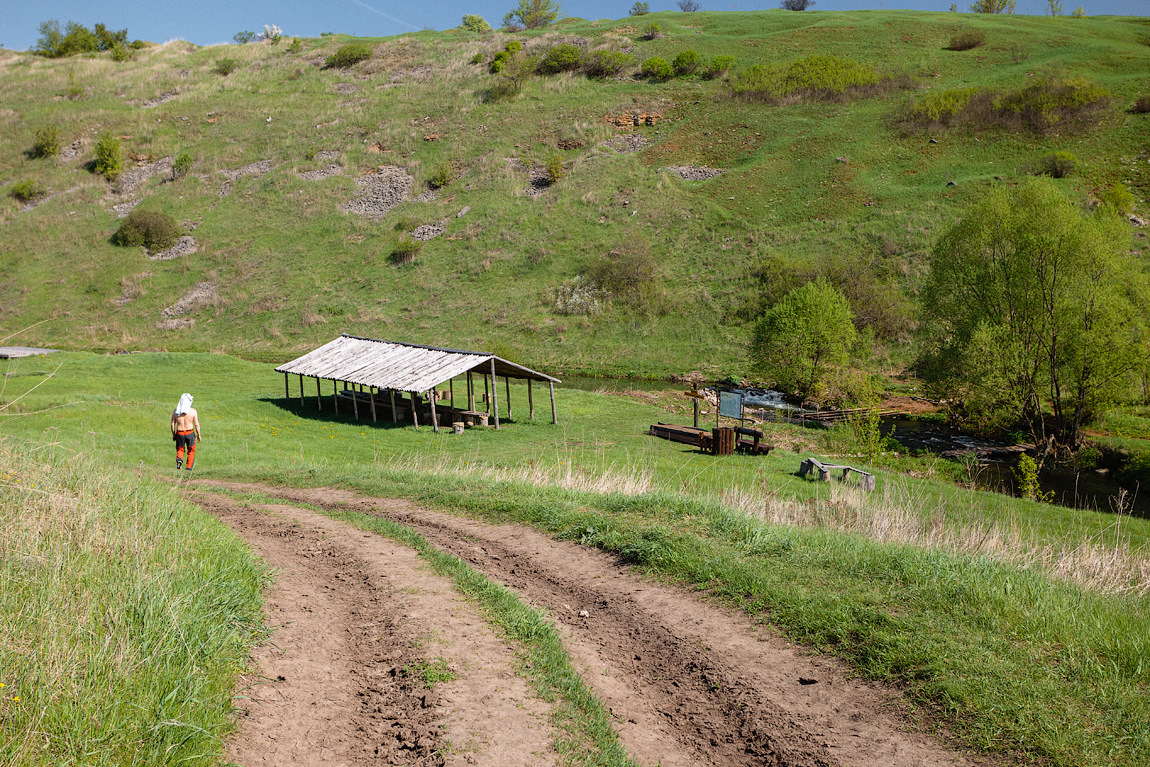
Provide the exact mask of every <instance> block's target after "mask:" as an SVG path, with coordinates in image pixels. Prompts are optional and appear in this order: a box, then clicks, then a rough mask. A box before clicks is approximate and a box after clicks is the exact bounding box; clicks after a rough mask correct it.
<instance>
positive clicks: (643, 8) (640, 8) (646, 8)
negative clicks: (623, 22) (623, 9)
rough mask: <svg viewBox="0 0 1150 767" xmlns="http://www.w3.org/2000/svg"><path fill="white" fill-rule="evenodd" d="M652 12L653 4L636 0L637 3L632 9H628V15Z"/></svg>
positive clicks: (644, 14)
mask: <svg viewBox="0 0 1150 767" xmlns="http://www.w3.org/2000/svg"><path fill="white" fill-rule="evenodd" d="M650 12H651V4H650V3H644V2H641V0H636V3H635V4H634V5H632V6H631V10H629V11H627V15H628V16H646V15H647V14H648V13H650Z"/></svg>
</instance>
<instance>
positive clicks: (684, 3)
mask: <svg viewBox="0 0 1150 767" xmlns="http://www.w3.org/2000/svg"><path fill="white" fill-rule="evenodd" d="M676 5H678V6H679V10H680V11H682V12H683V13H694V12H695V11H697V10H699V4H698V3H696V2H695V0H679V2H678V3H676Z"/></svg>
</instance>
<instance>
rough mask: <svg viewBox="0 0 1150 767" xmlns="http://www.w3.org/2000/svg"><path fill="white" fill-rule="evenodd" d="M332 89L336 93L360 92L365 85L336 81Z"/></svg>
mask: <svg viewBox="0 0 1150 767" xmlns="http://www.w3.org/2000/svg"><path fill="white" fill-rule="evenodd" d="M331 89H332V90H333V91H335V92H336V93H345V94H346V93H359V92H360V91H362V90H363V86H362V85H356V84H355V83H336V84H335V85H333V86H331Z"/></svg>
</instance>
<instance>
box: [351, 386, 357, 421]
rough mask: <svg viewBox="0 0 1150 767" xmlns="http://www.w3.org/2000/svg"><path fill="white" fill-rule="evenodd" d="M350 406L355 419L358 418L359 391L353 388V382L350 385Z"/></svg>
mask: <svg viewBox="0 0 1150 767" xmlns="http://www.w3.org/2000/svg"><path fill="white" fill-rule="evenodd" d="M351 408H352V410H354V411H355V420H357V421H358V420H359V392H358V391H356V389H355V384H352V385H351Z"/></svg>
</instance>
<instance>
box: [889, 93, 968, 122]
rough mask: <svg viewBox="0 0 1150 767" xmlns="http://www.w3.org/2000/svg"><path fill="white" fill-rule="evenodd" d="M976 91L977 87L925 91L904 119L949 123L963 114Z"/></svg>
mask: <svg viewBox="0 0 1150 767" xmlns="http://www.w3.org/2000/svg"><path fill="white" fill-rule="evenodd" d="M978 92H979V89H978V88H950V89H947V90H944V91H933V92H931V93H927V94H926V95H925V96H923V97H922V98H920V99H919V100H918V102H917V103H915V104H914V105H912V106H911V108H910V109H909V110H908V112H907V115H906V119H907V120H908V121H910V122H915V123H920V124H928V123H940V124H942V125H949V124H951V123H952V122H953V121H954V120H955V119H956V118H958V117H959V116H960V115H962V114H963V112H964V110H965V109H966V107H967V104H969V103H970V100H971V99H972V98H974V96H975V95H976V94H978Z"/></svg>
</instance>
